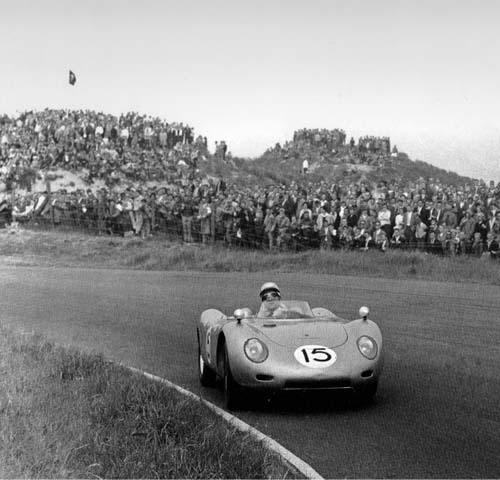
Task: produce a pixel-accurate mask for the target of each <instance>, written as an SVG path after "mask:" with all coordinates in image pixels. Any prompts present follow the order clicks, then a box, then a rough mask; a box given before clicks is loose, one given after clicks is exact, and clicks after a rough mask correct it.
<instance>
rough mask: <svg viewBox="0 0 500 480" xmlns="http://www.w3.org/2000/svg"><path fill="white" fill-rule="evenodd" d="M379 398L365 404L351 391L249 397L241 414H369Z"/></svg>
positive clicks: (251, 395)
mask: <svg viewBox="0 0 500 480" xmlns="http://www.w3.org/2000/svg"><path fill="white" fill-rule="evenodd" d="M381 402H382V399H381V397H380V396H378V395H377V396H375V398H372V399H369V400H365V399H360V398H359V397H358V396H356V395H355V394H354V393H353V392H350V391H326V390H322V391H307V392H303V391H296V392H295V391H294V392H279V393H274V394H269V395H266V394H256V393H253V392H252V393H251V394H249V395H248V396H247V397H246V398H245V402H243V403H242V405H241V408H240V409H239V410H240V411H249V412H250V411H251V412H254V413H255V412H259V411H260V412H262V413H274V414H293V415H296V414H301V413H304V414H305V413H307V414H323V413H343V412H352V411H369V410H371V409H374V408H376V407H377V406H378V405H380V403H381Z"/></svg>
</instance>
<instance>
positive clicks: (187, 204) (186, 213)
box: [180, 193, 196, 243]
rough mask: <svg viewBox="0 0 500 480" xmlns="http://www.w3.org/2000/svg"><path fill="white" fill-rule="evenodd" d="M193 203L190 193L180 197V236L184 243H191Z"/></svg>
mask: <svg viewBox="0 0 500 480" xmlns="http://www.w3.org/2000/svg"><path fill="white" fill-rule="evenodd" d="M195 209H196V207H195V203H194V200H193V198H192V195H191V194H190V193H187V194H186V195H185V196H184V198H182V199H181V205H180V214H181V218H182V237H183V240H184V243H193V217H194V215H195Z"/></svg>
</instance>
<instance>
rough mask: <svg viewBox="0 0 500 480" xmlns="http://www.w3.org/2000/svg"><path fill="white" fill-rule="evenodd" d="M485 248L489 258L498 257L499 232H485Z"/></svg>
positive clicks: (499, 249) (499, 248)
mask: <svg viewBox="0 0 500 480" xmlns="http://www.w3.org/2000/svg"><path fill="white" fill-rule="evenodd" d="M486 250H487V251H488V253H489V254H490V258H492V259H493V260H498V259H499V258H500V234H499V233H497V234H495V233H494V232H493V231H489V232H488V233H487V234H486Z"/></svg>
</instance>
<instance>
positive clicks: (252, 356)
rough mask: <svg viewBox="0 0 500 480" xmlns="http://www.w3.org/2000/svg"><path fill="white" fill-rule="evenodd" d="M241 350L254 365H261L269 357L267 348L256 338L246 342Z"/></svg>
mask: <svg viewBox="0 0 500 480" xmlns="http://www.w3.org/2000/svg"><path fill="white" fill-rule="evenodd" d="M243 350H244V351H245V355H246V356H247V358H248V359H249V360H251V361H252V362H255V363H262V362H263V361H264V360H265V359H266V358H267V356H268V355H269V351H268V350H267V347H266V346H265V345H264V344H263V343H262V342H261V341H260V340H259V339H258V338H250V339H249V340H247V341H246V342H245V346H244V347H243Z"/></svg>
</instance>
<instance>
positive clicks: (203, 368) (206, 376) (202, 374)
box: [198, 342, 216, 387]
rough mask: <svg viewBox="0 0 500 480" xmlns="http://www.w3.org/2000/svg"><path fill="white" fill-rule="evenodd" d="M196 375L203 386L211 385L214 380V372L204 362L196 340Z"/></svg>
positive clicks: (213, 383)
mask: <svg viewBox="0 0 500 480" xmlns="http://www.w3.org/2000/svg"><path fill="white" fill-rule="evenodd" d="M198 377H199V379H200V383H201V384H202V385H203V386H204V387H213V386H214V385H215V381H216V375H215V372H214V371H213V370H212V369H211V368H210V367H209V366H208V365H207V364H206V363H205V360H203V356H202V354H201V347H200V343H199V342H198Z"/></svg>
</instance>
